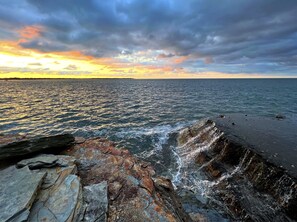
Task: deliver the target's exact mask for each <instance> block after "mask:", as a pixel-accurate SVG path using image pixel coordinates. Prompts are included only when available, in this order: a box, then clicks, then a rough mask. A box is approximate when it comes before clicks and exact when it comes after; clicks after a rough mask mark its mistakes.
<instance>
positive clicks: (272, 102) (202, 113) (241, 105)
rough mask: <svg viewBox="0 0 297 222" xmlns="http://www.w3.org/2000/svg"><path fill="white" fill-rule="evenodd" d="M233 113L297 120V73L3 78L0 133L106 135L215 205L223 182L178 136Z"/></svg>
mask: <svg viewBox="0 0 297 222" xmlns="http://www.w3.org/2000/svg"><path fill="white" fill-rule="evenodd" d="M230 113H244V114H248V115H256V116H260V117H261V116H263V117H266V118H267V117H268V118H275V115H276V114H281V115H284V116H285V117H286V118H287V119H288V120H289V121H292V122H294V123H297V79H261V80H260V79H259V80H256V79H251V80H132V79H130V80H129V79H118V80H116V79H112V80H111V79H110V80H107V79H104V80H103V79H102V80H99V79H93V80H10V81H0V134H1V133H5V134H9V133H12V134H13V133H24V134H30V135H53V134H58V133H72V134H74V135H75V136H83V137H96V136H104V137H107V138H109V139H111V140H114V141H116V142H118V146H119V147H125V148H128V149H129V150H130V151H131V152H132V153H134V154H135V155H137V156H138V157H139V158H142V159H144V160H148V161H150V162H151V163H152V164H153V165H154V167H155V169H156V171H157V173H158V174H159V175H160V174H161V175H164V176H167V177H169V178H171V179H172V181H173V183H174V185H175V186H176V188H178V190H179V189H180V188H182V190H184V189H185V190H190V191H191V192H190V193H192V192H193V191H194V192H195V194H192V195H194V199H195V198H196V199H197V200H198V202H199V203H203V204H205V205H207V204H208V203H209V202H212V203H214V202H215V203H216V200H215V199H214V198H213V197H212V195H213V194H214V193H215V192H214V191H213V187H215V185H216V183H218V181H216V182H211V181H209V180H208V179H207V178H205V177H204V176H203V175H201V174H200V171H199V169H196V168H195V164H191V161H192V159H193V158H191V155H192V154H195V152H196V151H194V153H191V152H190V153H189V154H187V150H186V148H183V147H177V145H176V135H177V132H178V131H179V130H181V129H182V128H184V127H186V126H189V125H191V124H193V123H195V122H197V121H201V120H204V119H205V118H207V117H211V116H217V115H220V114H230ZM201 122H203V121H201ZM217 136H219V135H217ZM216 138H217V137H216V135H215V134H214V139H216ZM210 146H211V142H210V143H209V144H200V148H199V149H200V150H201V149H202V150H204V149H208V148H209V147H210ZM185 152H186V155H185V154H184V153H185ZM193 167H194V168H193ZM237 171H238V169H235V170H234V173H236V172H237ZM231 176H232V174H231V175H225V176H223V177H222V179H225V178H228V177H231ZM182 192H183V191H182ZM192 204H193V203H192ZM216 204H217V205H220V204H219V203H216ZM190 208H191V209H192V208H193V205H191V206H190ZM197 209H198V212H202V213H204V214H207V215H208V216H209V219H210V221H228V220H227V219H226V218H225V216H224V217H222V216H221V215H220V214H218V213H217V212H216V211H209V210H205V209H204V208H200V206H198V208H197ZM206 211H207V212H206ZM225 219H226V220H225Z"/></svg>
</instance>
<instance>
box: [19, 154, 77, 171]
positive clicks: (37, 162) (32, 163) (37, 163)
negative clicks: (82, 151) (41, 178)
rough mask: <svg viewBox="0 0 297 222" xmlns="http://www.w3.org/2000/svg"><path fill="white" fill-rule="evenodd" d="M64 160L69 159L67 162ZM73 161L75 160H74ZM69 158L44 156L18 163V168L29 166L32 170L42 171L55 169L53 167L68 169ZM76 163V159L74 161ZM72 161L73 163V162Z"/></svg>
mask: <svg viewBox="0 0 297 222" xmlns="http://www.w3.org/2000/svg"><path fill="white" fill-rule="evenodd" d="M64 158H66V159H67V158H68V160H65V159H64ZM72 159H73V158H72ZM68 161H69V157H66V156H64V157H63V156H61V155H60V156H56V155H51V154H43V155H39V156H37V157H34V158H31V159H25V160H22V161H20V162H18V163H17V165H16V166H17V168H22V167H24V166H28V167H29V169H30V170H35V169H42V168H53V167H67V166H68ZM73 161H74V159H73ZM73 161H72V162H73Z"/></svg>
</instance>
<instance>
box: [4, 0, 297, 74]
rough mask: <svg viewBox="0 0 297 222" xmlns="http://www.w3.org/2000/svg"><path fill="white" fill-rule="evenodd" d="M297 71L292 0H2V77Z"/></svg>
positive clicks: (296, 3)
mask: <svg viewBox="0 0 297 222" xmlns="http://www.w3.org/2000/svg"><path fill="white" fill-rule="evenodd" d="M10 77H20V78H140V79H141V78H145V79H146V78H271V77H275V78H279V77H284V78H286V77H294V78H296V77H297V1H296V0H284V1H280V0H220V1H218V0H108V1H106V0H48V1H46V0H44V1H42V0H0V78H10Z"/></svg>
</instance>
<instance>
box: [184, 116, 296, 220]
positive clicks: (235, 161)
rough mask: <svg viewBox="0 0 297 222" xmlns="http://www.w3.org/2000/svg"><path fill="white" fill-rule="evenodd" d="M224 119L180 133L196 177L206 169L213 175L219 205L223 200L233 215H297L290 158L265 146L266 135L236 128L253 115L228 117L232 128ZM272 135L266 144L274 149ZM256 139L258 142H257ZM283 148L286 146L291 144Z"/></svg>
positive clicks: (263, 217)
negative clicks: (275, 155) (278, 157)
mask: <svg viewBox="0 0 297 222" xmlns="http://www.w3.org/2000/svg"><path fill="white" fill-rule="evenodd" d="M221 118H225V117H221ZM223 121H225V120H221V119H220V118H218V119H215V120H214V121H213V120H208V121H204V122H199V123H197V124H195V125H193V126H192V127H188V128H186V129H184V130H182V131H181V132H180V133H179V137H178V141H179V146H178V147H179V148H178V152H179V155H180V156H181V158H182V160H183V161H184V163H185V165H186V164H188V167H186V168H187V169H186V170H188V171H190V172H188V174H189V175H191V172H192V175H191V177H192V178H194V177H195V174H196V173H201V172H203V173H204V175H206V176H207V177H208V180H209V181H210V183H209V184H210V185H209V186H210V189H211V190H212V198H213V199H214V202H215V204H214V205H219V208H220V209H223V210H224V212H225V213H227V214H228V215H230V216H231V218H232V219H235V220H244V221H291V220H297V214H296V209H297V180H296V177H294V175H293V174H291V173H290V172H292V169H290V170H288V169H286V168H285V167H284V166H283V165H285V164H286V163H287V162H286V163H283V164H282V166H280V163H279V165H277V164H276V162H274V161H272V160H271V159H269V157H268V156H267V155H265V153H264V152H261V149H262V148H264V145H263V144H264V138H263V137H264V136H262V139H261V136H260V137H259V138H258V139H257V140H256V141H254V140H252V139H249V138H255V137H248V134H244V133H243V134H240V133H239V132H237V131H236V130H234V129H233V128H232V127H238V128H239V125H240V124H241V123H240V122H239V121H244V122H243V123H242V124H245V126H243V127H246V126H247V125H248V121H249V120H248V119H247V117H244V118H243V119H238V118H236V121H234V119H233V118H230V119H228V128H227V127H226V125H224V124H223ZM266 127H268V126H266ZM257 129H258V128H257V127H256V126H254V127H252V128H250V129H249V130H252V131H253V130H255V133H256V134H260V135H261V130H259V131H257ZM234 132H236V133H234ZM240 135H242V136H241V137H240ZM262 135H263V134H262ZM267 138H268V139H269V141H265V142H267V143H268V144H267V145H266V146H265V147H267V149H269V147H271V149H270V152H272V146H270V145H269V143H273V138H274V137H272V136H267ZM250 141H251V143H250ZM255 143H256V144H258V145H257V146H253V144H255ZM278 149H279V151H280V152H281V150H284V149H285V147H284V146H283V147H279V148H278ZM291 149H294V147H291ZM273 151H275V150H273ZM268 153H269V150H267V154H268ZM292 154H294V153H292ZM292 154H291V155H292ZM288 159H292V157H291V156H290V157H289V158H288ZM295 159H296V157H295ZM287 165H288V164H287ZM290 165H291V164H290ZM290 165H288V166H290ZM195 166H196V167H195ZM193 175H194V176H193ZM194 180H195V178H194ZM187 183H192V182H191V181H187ZM192 185H193V183H192ZM193 187H195V186H193ZM218 203H219V204H218Z"/></svg>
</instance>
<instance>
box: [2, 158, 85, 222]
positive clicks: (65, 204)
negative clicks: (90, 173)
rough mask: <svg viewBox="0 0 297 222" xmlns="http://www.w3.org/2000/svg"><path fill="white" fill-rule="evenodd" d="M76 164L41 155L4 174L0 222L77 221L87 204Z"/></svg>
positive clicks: (22, 162)
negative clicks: (85, 203) (84, 202)
mask: <svg viewBox="0 0 297 222" xmlns="http://www.w3.org/2000/svg"><path fill="white" fill-rule="evenodd" d="M74 161H75V159H74V158H73V157H69V156H61V155H57V156H55V155H40V156H37V157H35V158H32V159H26V160H23V161H21V162H19V163H18V164H17V165H16V166H11V167H9V168H7V169H5V170H2V171H0V174H1V178H0V181H1V185H0V186H1V194H2V195H3V196H2V195H1V196H0V203H1V204H0V206H1V207H0V212H1V213H0V221H29V222H30V221H77V220H78V219H79V217H80V215H81V213H82V209H83V208H82V206H83V202H82V201H83V200H82V188H81V183H80V179H79V177H77V176H76V175H75V173H76V165H75V163H74ZM2 186H3V187H2ZM16 218H17V219H16Z"/></svg>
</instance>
